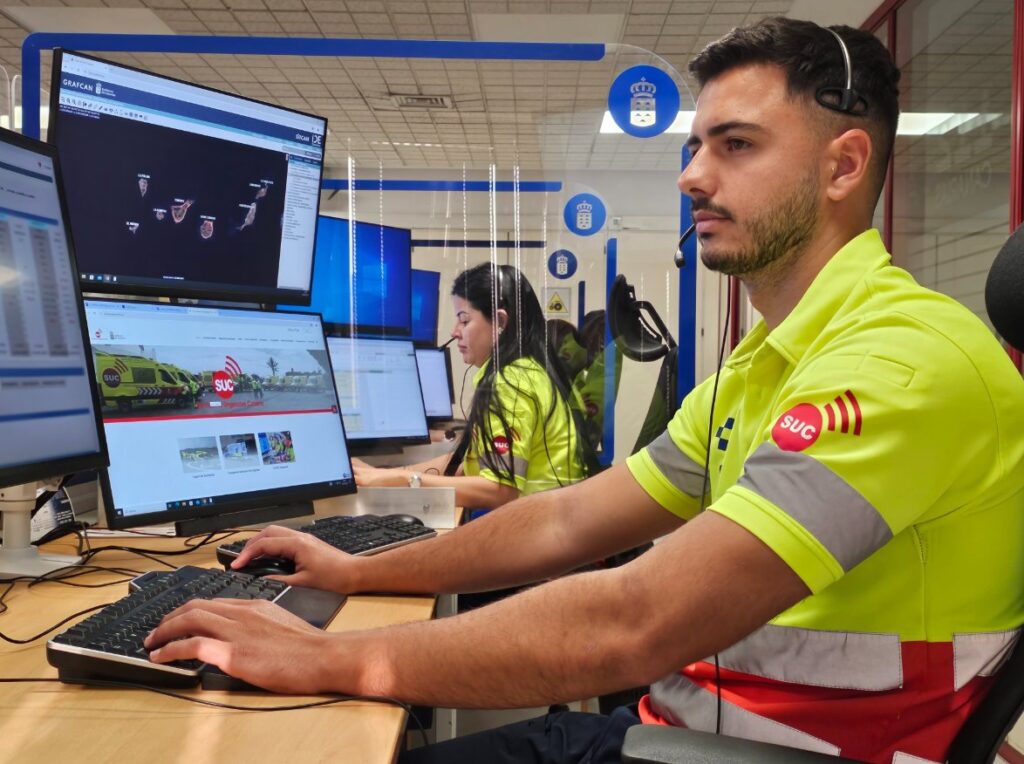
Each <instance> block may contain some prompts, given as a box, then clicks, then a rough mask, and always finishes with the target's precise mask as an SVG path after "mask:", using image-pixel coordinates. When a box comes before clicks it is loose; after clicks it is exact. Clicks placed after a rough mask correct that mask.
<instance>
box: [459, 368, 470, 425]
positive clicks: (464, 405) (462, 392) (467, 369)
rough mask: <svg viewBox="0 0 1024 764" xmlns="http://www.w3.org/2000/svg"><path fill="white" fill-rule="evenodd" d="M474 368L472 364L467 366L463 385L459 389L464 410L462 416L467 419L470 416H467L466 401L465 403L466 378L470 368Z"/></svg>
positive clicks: (463, 376)
mask: <svg viewBox="0 0 1024 764" xmlns="http://www.w3.org/2000/svg"><path fill="white" fill-rule="evenodd" d="M472 368H473V367H472V366H467V367H466V370H465V371H464V372H463V373H462V387H461V388H460V389H459V408H460V409H461V410H462V418H463V419H467V418H468V417H466V403H465V400H466V379H467V378H468V377H469V370H470V369H472Z"/></svg>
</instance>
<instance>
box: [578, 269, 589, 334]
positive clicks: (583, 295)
mask: <svg viewBox="0 0 1024 764" xmlns="http://www.w3.org/2000/svg"><path fill="white" fill-rule="evenodd" d="M576 294H577V297H576V328H577V329H579V328H581V327H582V326H583V317H584V316H585V315H587V282H586V281H580V286H579V289H577V290H576Z"/></svg>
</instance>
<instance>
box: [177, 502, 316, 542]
mask: <svg viewBox="0 0 1024 764" xmlns="http://www.w3.org/2000/svg"><path fill="white" fill-rule="evenodd" d="M311 514H313V502H311V501H296V502H293V503H291V504H277V505H275V506H271V507H256V508H254V509H240V510H238V511H237V512H225V513H223V514H219V515H211V516H210V517H194V518H189V519H188V520H178V521H176V522H175V523H174V533H175V535H176V536H195V535H197V534H199V533H216V532H217V531H223V530H227V529H229V528H241V527H243V526H246V525H261V524H264V523H272V522H274V521H275V520H287V519H289V518H292V517H304V516H305V515H311Z"/></svg>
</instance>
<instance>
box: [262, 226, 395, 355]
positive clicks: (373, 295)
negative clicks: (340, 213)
mask: <svg viewBox="0 0 1024 764" xmlns="http://www.w3.org/2000/svg"><path fill="white" fill-rule="evenodd" d="M411 242H412V232H411V231H409V229H407V228H394V227H392V226H382V225H375V224H373V223H363V222H357V223H356V225H355V231H354V233H353V231H352V228H351V226H350V225H349V221H348V220H345V219H344V218H334V217H330V216H328V215H321V216H320V219H319V223H318V225H317V235H316V265H315V266H314V273H313V299H312V302H311V304H310V308H309V310H313V311H316V312H317V313H320V314H321V315H322V316H323V317H324V323H325V324H331V325H334V324H336V325H339V326H340V327H346V328H347V329H348V330H349V331H350V333H351V326H352V324H355V330H357V331H362V332H371V333H374V334H376V335H378V336H379V335H381V334H388V335H399V336H403V337H407V336H408V335H409V331H410V324H411V320H412V319H411V313H412V296H411V290H412V243H411ZM353 245H354V246H355V256H353V255H352V251H353V249H352V248H353ZM353 305H354V306H355V310H353ZM281 308H282V309H284V310H287V309H288V307H287V306H285V305H282V306H281ZM299 310H304V309H303V308H299Z"/></svg>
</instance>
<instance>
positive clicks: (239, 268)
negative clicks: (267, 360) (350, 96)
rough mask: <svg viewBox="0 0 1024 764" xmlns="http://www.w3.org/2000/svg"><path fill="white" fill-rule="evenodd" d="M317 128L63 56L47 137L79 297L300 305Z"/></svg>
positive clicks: (242, 102) (304, 293)
mask: <svg viewBox="0 0 1024 764" xmlns="http://www.w3.org/2000/svg"><path fill="white" fill-rule="evenodd" d="M326 131H327V121H326V120H325V119H323V118H322V117H316V116H313V115H309V114H303V113H300V112H296V111H292V110H289V109H282V108H280V107H278V106H272V105H270V104H265V103H260V102H258V101H252V100H249V99H246V98H241V97H239V96H235V95H230V94H228V93H222V92H219V91H216V90H211V89H208V88H204V87H199V86H197V85H192V84H189V83H185V82H180V81H178V80H174V79H170V78H167V77H162V76H158V75H155V74H150V73H147V72H143V71H140V70H137V69H132V68H129V67H126V66H122V65H120V64H115V63H111V62H108V61H102V60H100V59H96V58H92V57H90V56H83V55H81V54H78V53H71V52H68V51H58V52H57V53H56V54H55V59H54V75H53V87H52V91H51V104H50V127H49V133H48V139H49V141H50V142H51V143H53V144H55V145H56V146H57V149H58V152H59V154H60V159H61V163H62V165H63V167H64V181H65V187H66V189H67V200H68V209H69V210H70V218H71V219H70V223H71V228H72V232H73V234H74V239H75V244H76V248H77V252H78V265H79V278H80V280H81V281H82V282H83V287H84V288H85V290H86V291H89V292H108V293H110V292H113V293H118V294H152V295H171V296H178V297H205V298H211V299H226V300H230V299H234V300H240V301H249V302H282V303H290V304H298V305H308V304H309V294H310V282H311V277H312V269H313V252H314V248H315V247H314V244H315V240H316V218H317V213H318V211H319V208H320V180H321V176H322V171H323V151H324V148H323V143H324V137H325V135H326Z"/></svg>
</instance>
